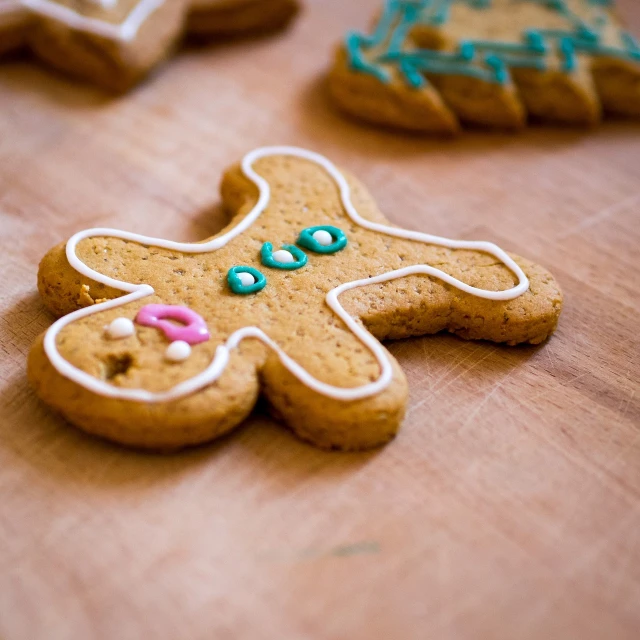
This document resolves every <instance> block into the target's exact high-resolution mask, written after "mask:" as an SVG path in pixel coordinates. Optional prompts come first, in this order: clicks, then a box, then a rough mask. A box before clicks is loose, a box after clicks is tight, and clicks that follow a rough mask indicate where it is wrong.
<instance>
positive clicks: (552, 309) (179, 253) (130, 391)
mask: <svg viewBox="0 0 640 640" xmlns="http://www.w3.org/2000/svg"><path fill="white" fill-rule="evenodd" d="M221 191H222V197H223V200H224V202H225V204H226V206H227V208H228V209H229V211H230V212H231V214H232V216H233V220H232V222H231V224H230V225H229V226H228V227H227V228H226V229H225V230H224V231H223V232H221V233H220V234H218V235H217V236H214V237H213V238H210V239H208V240H206V241H204V242H201V243H195V244H194V243H181V242H174V241H168V240H163V239H159V238H152V237H148V236H142V235H138V234H133V233H129V232H123V231H117V230H111V229H90V230H87V231H83V232H80V233H78V234H76V235H75V236H73V237H72V238H71V239H70V240H69V242H68V243H67V244H66V245H65V246H63V247H58V248H56V249H54V250H52V251H51V252H50V253H49V254H48V255H47V256H46V257H45V258H44V260H43V261H42V264H41V267H40V274H39V285H40V291H41V293H42V294H43V297H44V299H45V302H46V303H48V305H49V306H50V307H51V308H52V309H53V310H55V311H56V312H57V313H59V314H64V315H62V317H61V318H60V320H58V321H57V322H56V323H55V324H54V325H53V326H52V327H51V329H50V330H49V331H48V332H47V333H46V334H45V336H44V337H43V338H42V339H41V340H39V341H38V343H37V344H36V345H35V346H34V348H33V350H32V353H31V357H30V377H31V379H32V381H33V383H34V385H35V387H36V389H37V390H38V392H39V393H40V395H41V396H42V397H43V399H44V400H45V401H46V402H48V403H49V404H51V405H52V406H54V407H55V408H56V409H58V410H59V411H61V412H62V413H63V414H64V415H66V416H67V418H68V419H69V420H70V421H71V422H73V423H75V424H77V425H78V426H80V427H82V428H84V429H86V430H88V431H91V432H93V433H98V434H99V435H103V436H106V437H109V438H112V439H114V440H117V441H119V442H123V443H127V444H133V445H137V446H146V447H156V448H157V447H160V448H171V447H180V446H185V445H188V444H195V443H198V442H202V441H206V440H210V439H212V438H214V437H216V436H218V435H220V434H222V433H224V432H226V431H228V430H229V429H231V428H233V427H234V426H236V425H237V424H239V423H240V422H241V421H242V420H243V419H244V417H245V416H247V415H248V413H249V412H250V411H251V409H252V407H253V406H254V404H255V402H256V400H257V398H258V396H259V394H263V395H264V396H265V398H266V399H267V401H268V402H269V404H270V406H271V407H272V409H273V412H274V415H275V416H276V417H278V418H279V419H280V420H281V421H283V422H284V423H285V424H287V425H288V426H289V427H290V428H291V429H292V430H293V431H294V432H295V433H296V434H298V435H299V436H300V437H302V438H304V439H305V440H308V441H310V442H312V443H314V444H316V445H318V446H321V447H325V448H341V449H362V448H367V447H372V446H375V445H379V444H382V443H384V442H386V441H388V440H389V439H391V438H392V437H393V436H394V435H395V433H396V431H397V430H398V428H399V426H400V424H401V421H402V417H403V415H404V410H405V406H406V401H407V383H406V380H405V378H404V376H403V374H402V372H401V370H400V368H399V366H398V364H397V362H396V361H395V360H394V358H393V357H392V356H391V354H390V353H389V352H388V351H387V350H386V349H385V347H384V346H383V345H382V344H381V343H380V342H379V340H382V339H387V338H402V337H409V336H412V335H421V334H425V333H435V332H437V331H441V330H448V331H451V332H454V333H456V334H458V335H460V336H462V337H465V338H474V339H488V340H494V341H496V342H503V343H507V344H517V343H521V342H530V343H539V342H541V341H543V340H544V339H545V338H546V337H547V336H548V335H550V334H551V333H552V332H553V330H554V329H555V326H556V323H557V320H558V315H559V313H560V308H561V294H560V291H559V288H558V286H557V284H556V282H555V281H554V279H553V278H552V276H551V275H550V274H549V273H548V272H547V271H545V270H544V269H543V268H542V267H539V266H537V265H534V264H532V263H530V262H528V261H526V260H524V259H521V258H518V257H515V256H511V255H509V254H507V253H505V252H504V251H503V250H502V249H500V248H498V247H496V246H495V245H493V244H491V243H488V242H473V241H455V240H449V239H446V238H439V237H435V236H431V235H428V234H424V233H419V232H415V231H407V230H404V229H400V228H398V227H394V226H392V225H390V224H389V223H388V222H387V221H386V220H385V219H384V217H383V216H382V214H381V213H380V212H379V211H378V210H377V208H376V206H375V204H374V202H373V200H372V198H371V197H370V196H369V194H368V193H367V192H366V190H365V189H364V187H363V186H362V185H360V184H359V183H358V182H357V181H356V180H355V179H353V178H351V177H348V176H345V174H344V173H343V172H341V171H340V170H338V169H337V168H336V167H335V166H334V165H333V164H332V163H331V162H330V161H329V160H327V159H326V158H324V157H322V156H319V155H317V154H315V153H312V152H309V151H305V150H301V149H296V148H290V147H275V148H264V149H258V150H256V151H254V152H252V153H250V154H248V155H247V156H246V157H245V158H244V160H243V161H242V163H241V164H240V165H238V166H235V167H232V168H231V169H229V170H228V171H227V173H226V174H225V176H224V179H223V181H222V186H221ZM85 305H88V306H85Z"/></svg>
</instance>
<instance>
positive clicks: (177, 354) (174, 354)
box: [164, 340, 191, 362]
mask: <svg viewBox="0 0 640 640" xmlns="http://www.w3.org/2000/svg"><path fill="white" fill-rule="evenodd" d="M190 355H191V346H190V345H189V343H188V342H185V341H184V340H176V341H175V342H172V343H171V344H170V345H169V346H168V347H167V350H166V351H165V352H164V357H165V358H166V359H167V360H169V361H170V362H182V361H183V360H186V359H187V358H188V357H189V356H190Z"/></svg>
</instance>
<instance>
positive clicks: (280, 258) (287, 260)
mask: <svg viewBox="0 0 640 640" xmlns="http://www.w3.org/2000/svg"><path fill="white" fill-rule="evenodd" d="M273 259H274V260H275V261H276V262H280V263H281V264H291V263H292V262H295V259H294V257H293V254H292V253H291V251H287V250H286V249H280V250H279V251H275V252H274V253H273Z"/></svg>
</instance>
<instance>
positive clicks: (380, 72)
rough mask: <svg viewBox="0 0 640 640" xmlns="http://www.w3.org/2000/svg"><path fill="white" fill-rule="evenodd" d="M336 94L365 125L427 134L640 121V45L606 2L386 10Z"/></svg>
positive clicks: (348, 58) (349, 52) (481, 0)
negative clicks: (530, 123) (619, 118)
mask: <svg viewBox="0 0 640 640" xmlns="http://www.w3.org/2000/svg"><path fill="white" fill-rule="evenodd" d="M365 79H366V80H365ZM330 90H331V93H332V95H333V98H334V100H335V102H336V104H337V105H338V106H339V107H340V108H341V109H342V110H344V111H346V112H347V113H350V114H352V115H354V116H356V117H358V118H361V119H364V120H368V121H370V122H375V123H377V124H384V125H391V126H395V127H401V128H405V129H412V130H417V131H424V132H428V133H433V132H437V133H443V134H450V133H455V132H456V131H457V130H458V128H459V125H458V123H468V124H472V125H480V126H485V127H497V128H503V129H519V128H521V127H523V126H524V125H525V124H526V122H527V118H528V117H530V118H533V119H537V120H542V121H545V122H556V123H561V124H566V125H573V126H589V125H593V124H595V123H597V122H598V121H599V120H600V119H601V118H602V116H603V113H613V114H624V115H628V116H640V45H639V44H638V41H637V40H636V39H634V38H633V36H632V35H631V34H629V33H627V32H625V31H624V30H623V29H622V28H621V25H620V22H619V20H618V18H617V16H616V14H615V12H614V9H613V6H612V3H610V2H602V1H601V0H549V1H541V0H419V1H417V2H409V1H404V0H387V1H386V2H385V4H384V10H383V11H382V13H381V15H380V17H379V18H378V20H377V21H376V23H375V26H374V28H373V30H372V33H371V35H364V34H360V33H351V34H349V35H348V36H347V38H346V39H345V42H344V44H343V46H341V47H340V50H339V52H338V55H337V57H336V60H335V62H334V66H333V69H332V72H331V76H330ZM452 123H453V124H452Z"/></svg>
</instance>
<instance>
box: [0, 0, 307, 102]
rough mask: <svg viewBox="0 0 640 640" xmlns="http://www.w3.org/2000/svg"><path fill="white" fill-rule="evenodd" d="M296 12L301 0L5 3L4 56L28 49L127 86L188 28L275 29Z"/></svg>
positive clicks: (82, 74)
mask: <svg viewBox="0 0 640 640" xmlns="http://www.w3.org/2000/svg"><path fill="white" fill-rule="evenodd" d="M297 10H298V4H297V0H0V54H1V53H5V52H8V51H10V50H13V49H16V48H19V47H22V46H27V47H29V48H30V49H31V50H32V51H33V52H34V53H35V54H36V55H37V56H38V58H40V59H41V60H43V61H45V62H47V63H48V64H50V65H52V66H54V67H56V68H57V69H60V70H62V71H64V72H67V73H69V74H71V75H74V76H76V77H79V78H82V79H85V80H89V81H91V82H93V83H95V84H97V85H99V86H102V87H104V88H106V89H109V90H112V91H125V90H126V89H128V88H130V87H131V86H133V85H134V84H135V83H137V82H138V81H140V80H141V79H142V78H143V77H144V76H145V75H146V74H147V73H148V72H149V71H150V70H151V69H153V68H154V67H156V66H157V65H158V64H160V63H161V62H162V60H164V59H165V58H166V57H167V56H168V55H169V54H170V53H171V51H172V49H173V47H174V45H175V44H176V43H177V42H178V41H179V40H180V38H181V37H182V36H183V35H184V34H185V33H193V34H196V35H198V37H200V38H203V37H205V38H215V37H219V36H221V35H236V34H243V33H248V32H252V33H253V32H262V31H270V30H273V29H277V28H280V27H283V26H285V25H286V24H287V23H288V22H289V20H291V19H292V18H293V16H294V15H295V13H296V11H297Z"/></svg>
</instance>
